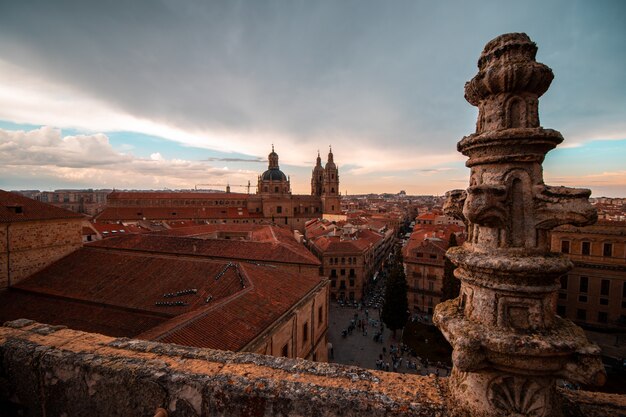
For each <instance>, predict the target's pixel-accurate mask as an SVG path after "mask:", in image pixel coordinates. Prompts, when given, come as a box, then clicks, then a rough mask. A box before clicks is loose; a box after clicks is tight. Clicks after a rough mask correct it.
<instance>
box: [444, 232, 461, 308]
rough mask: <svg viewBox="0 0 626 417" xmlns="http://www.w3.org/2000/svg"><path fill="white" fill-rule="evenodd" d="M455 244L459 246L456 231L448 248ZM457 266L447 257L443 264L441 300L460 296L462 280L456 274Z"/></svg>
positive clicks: (451, 235)
mask: <svg viewBox="0 0 626 417" xmlns="http://www.w3.org/2000/svg"><path fill="white" fill-rule="evenodd" d="M453 246H458V244H457V242H456V235H455V234H454V233H452V234H450V241H449V244H448V248H451V247H453ZM455 269H456V266H454V264H453V263H452V262H451V261H450V259H448V257H446V260H445V261H444V264H443V283H442V288H441V292H442V296H441V301H446V300H450V299H452V298H456V297H458V296H459V292H460V291H461V281H459V280H458V278H457V277H455V276H454V270H455Z"/></svg>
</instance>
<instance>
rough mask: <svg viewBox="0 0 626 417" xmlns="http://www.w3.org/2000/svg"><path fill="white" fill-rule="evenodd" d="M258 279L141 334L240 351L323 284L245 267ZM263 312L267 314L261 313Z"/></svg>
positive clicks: (179, 342)
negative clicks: (217, 301)
mask: <svg viewBox="0 0 626 417" xmlns="http://www.w3.org/2000/svg"><path fill="white" fill-rule="evenodd" d="M241 268H242V271H243V272H244V273H245V274H246V275H248V276H252V277H254V278H253V279H252V280H251V282H252V286H251V288H247V289H245V290H243V291H241V292H240V293H238V294H236V295H234V296H233V297H231V298H230V299H228V300H226V302H225V303H224V304H223V305H217V304H216V305H209V306H207V307H205V308H201V309H199V310H197V311H195V312H192V313H189V314H187V315H186V317H179V318H176V319H174V320H172V321H170V322H168V323H163V324H162V325H160V326H158V327H156V328H154V329H152V330H150V331H148V332H146V333H145V334H143V335H141V337H143V338H147V339H154V340H159V341H162V342H168V343H178V344H184V345H189V346H197V347H207V348H213V349H225V350H240V349H242V348H243V347H244V346H245V345H246V344H248V343H249V342H250V341H252V340H253V339H254V338H255V337H256V336H258V335H259V334H260V333H261V332H262V331H263V330H264V329H266V328H267V327H268V326H269V325H271V324H272V323H273V322H275V321H276V320H277V319H278V318H279V317H280V316H281V315H283V314H284V313H285V312H287V311H288V310H289V308H291V306H292V305H294V304H296V303H297V302H298V301H299V300H300V299H302V298H303V297H304V296H305V295H306V294H307V293H309V292H310V291H312V290H314V289H315V288H316V287H318V286H319V285H323V284H321V282H320V280H319V279H318V278H313V277H303V276H299V277H296V276H295V275H292V274H286V273H284V272H280V270H277V269H274V270H272V269H271V268H268V267H264V266H256V265H250V264H246V265H241ZM259 312H263V314H259Z"/></svg>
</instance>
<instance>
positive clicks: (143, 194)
mask: <svg viewBox="0 0 626 417" xmlns="http://www.w3.org/2000/svg"><path fill="white" fill-rule="evenodd" d="M249 196H250V195H249V194H244V193H206V192H196V193H194V192H172V191H113V192H112V193H110V194H109V195H108V196H107V199H108V200H121V199H128V200H137V199H172V198H174V199H180V198H185V199H189V200H191V199H196V200H241V199H244V200H245V199H247V198H248V197H249Z"/></svg>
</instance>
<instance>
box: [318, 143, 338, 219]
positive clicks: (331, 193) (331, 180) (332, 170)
mask: <svg viewBox="0 0 626 417" xmlns="http://www.w3.org/2000/svg"><path fill="white" fill-rule="evenodd" d="M322 212H323V213H328V214H340V213H341V203H340V199H339V170H338V169H337V165H335V161H334V160H333V148H332V147H331V148H330V151H329V152H328V161H327V162H326V166H325V167H324V175H323V183H322Z"/></svg>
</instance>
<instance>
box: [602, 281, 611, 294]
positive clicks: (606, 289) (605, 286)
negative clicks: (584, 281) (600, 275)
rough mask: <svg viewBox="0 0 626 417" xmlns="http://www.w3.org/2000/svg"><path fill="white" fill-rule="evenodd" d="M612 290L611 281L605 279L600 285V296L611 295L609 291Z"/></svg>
mask: <svg viewBox="0 0 626 417" xmlns="http://www.w3.org/2000/svg"><path fill="white" fill-rule="evenodd" d="M610 289H611V281H609V280H608V279H603V280H602V282H601V283H600V295H609V290H610Z"/></svg>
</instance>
